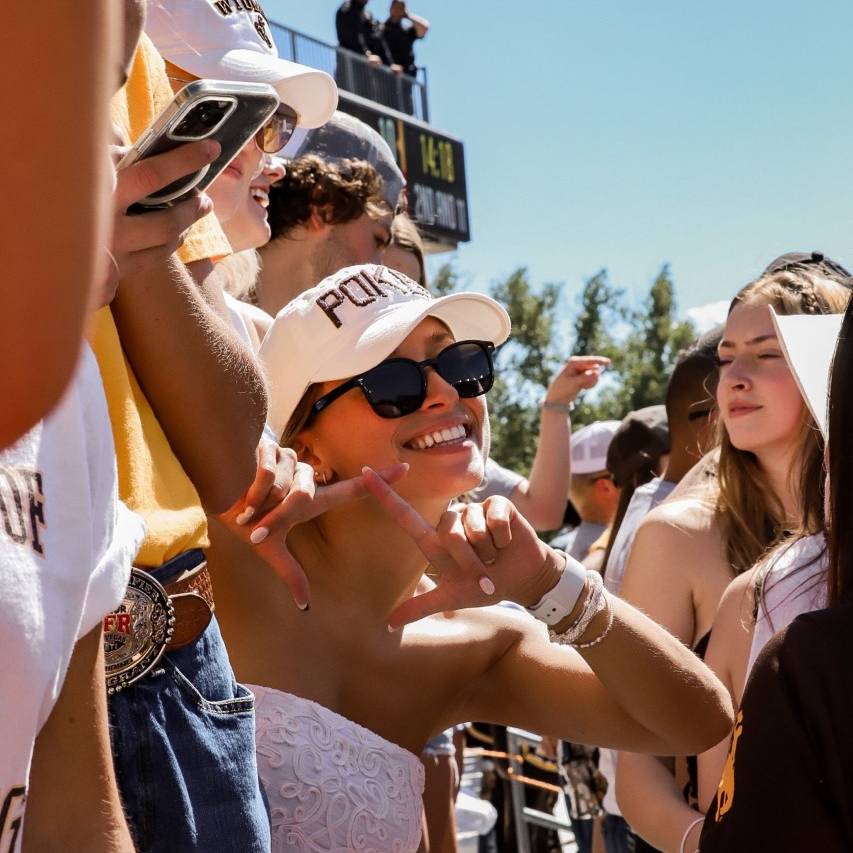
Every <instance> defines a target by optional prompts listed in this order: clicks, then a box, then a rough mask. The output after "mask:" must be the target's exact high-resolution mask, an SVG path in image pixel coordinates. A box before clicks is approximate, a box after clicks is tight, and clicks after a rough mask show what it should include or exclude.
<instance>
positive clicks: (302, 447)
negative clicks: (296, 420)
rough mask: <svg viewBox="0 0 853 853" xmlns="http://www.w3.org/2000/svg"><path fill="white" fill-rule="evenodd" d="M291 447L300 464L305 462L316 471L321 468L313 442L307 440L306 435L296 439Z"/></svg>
mask: <svg viewBox="0 0 853 853" xmlns="http://www.w3.org/2000/svg"><path fill="white" fill-rule="evenodd" d="M290 446H291V447H292V448H293V452H294V453H295V454H296V458H297V459H298V460H299V461H300V462H305V463H306V464H308V465H310V466H311V467H312V468H314V469H315V470H316V469H318V468H320V467H321V465H322V463H321V461H320V458H319V457H318V456H317V454H316V453H314V451H313V450H312V447H311V442H310V441H309V440H307V439H306V437H305V436H304V433H303V434H302V435H299V436H297V437H296V438H294V439H293V441H292V442H291V445H290Z"/></svg>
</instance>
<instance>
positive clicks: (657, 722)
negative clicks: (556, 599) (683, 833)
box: [365, 471, 732, 754]
mask: <svg viewBox="0 0 853 853" xmlns="http://www.w3.org/2000/svg"><path fill="white" fill-rule="evenodd" d="M365 485H366V486H367V487H368V488H369V489H370V491H371V492H372V493H373V495H374V496H375V497H376V498H377V500H378V501H379V502H380V504H381V506H382V507H383V508H384V509H385V510H386V511H387V512H388V513H389V515H390V516H391V517H392V518H393V519H394V520H395V521H396V522H397V523H398V524H399V525H400V526H401V527H402V528H403V529H404V530H406V532H407V533H409V535H410V536H411V537H412V538H413V539H414V541H415V542H416V543H417V545H418V547H419V548H420V549H421V551H422V552H423V554H424V556H425V557H426V558H427V559H428V560H429V561H430V564H431V565H432V566H434V567H435V569H436V571H437V572H438V574H439V578H440V579H439V583H438V586H436V587H435V588H434V589H432V590H430V591H428V592H426V593H424V594H422V595H417V596H415V597H413V598H409V599H405V600H404V601H403V602H401V603H400V604H399V605H398V607H397V608H396V609H395V610H394V611H393V612H392V614H391V616H390V617H389V624H390V625H391V626H392V627H395V626H399V625H404V624H407V623H409V622H412V621H415V620H417V619H420V618H422V617H423V616H425V615H428V614H430V613H438V612H442V611H448V610H457V609H460V608H463V607H472V606H482V605H484V604H488V603H492V602H494V601H500V600H502V599H506V600H510V601H516V602H518V603H519V604H522V605H525V606H528V607H529V606H532V605H533V604H534V603H535V602H537V601H539V600H540V599H541V598H542V597H543V595H544V594H545V593H546V592H548V591H549V590H551V589H553V588H554V586H555V585H556V584H557V582H558V581H559V579H560V576H561V574H562V572H563V571H564V566H565V562H564V559H563V558H562V557H561V556H560V555H559V553H558V552H557V551H555V550H554V549H553V548H549V547H548V546H547V545H545V544H544V543H543V542H541V541H540V540H539V539H538V538H537V536H536V534H535V532H534V530H533V529H532V527H531V526H530V524H529V523H528V522H527V521H526V520H525V519H524V517H523V516H522V515H521V514H520V513H519V512H518V511H517V510H516V509H515V507H513V506H512V504H511V503H509V502H508V501H507V500H506V499H505V498H499V497H495V498H489V499H488V500H487V501H485V503H483V504H467V505H466V506H465V507H464V509H463V510H462V512H461V513H457V512H454V511H448V512H446V513H445V514H444V515H443V516H442V518H441V521H440V522H439V524H438V526H437V527H433V526H432V525H430V524H429V522H427V521H426V520H425V519H424V518H423V517H422V516H421V515H420V514H419V513H418V512H417V511H416V510H415V509H414V508H413V507H411V506H410V505H409V504H408V503H407V502H406V501H405V500H403V499H402V498H401V497H400V496H399V495H397V493H396V492H394V491H393V489H391V488H390V487H389V486H388V485H387V484H386V483H385V482H384V481H383V480H381V479H380V478H379V477H377V476H376V475H375V474H373V473H371V472H369V471H366V472H365ZM586 583H587V590H586V592H585V593H583V592H582V593H581V596H580V598H579V599H578V601H577V602H576V603H575V606H574V611H573V612H572V613H570V614H568V615H567V616H566V617H565V619H563V621H562V622H561V623H560V624H558V625H557V626H555V630H556V631H557V632H561V631H565V630H567V628H568V627H569V625H571V624H572V623H573V622H574V621H575V619H576V618H577V617H578V615H579V613H580V612H581V609H582V608H583V606H584V602H585V601H586V595H587V594H588V592H589V584H590V581H589V579H587V581H586ZM609 607H610V608H611V609H612V610H611V612H612V615H613V624H612V627H611V628H610V630H609V632H608V633H607V634H606V636H605V637H604V639H603V640H602V641H601V642H599V643H598V644H597V645H593V646H591V647H590V648H587V649H584V650H583V651H582V652H581V653H578V652H575V651H572V650H571V649H567V648H565V647H559V646H557V645H555V644H553V643H550V642H549V641H548V640H547V637H546V635H545V633H544V629H543V628H542V626H540V625H538V624H536V623H533V622H532V621H531V620H530V619H528V618H525V617H519V618H521V619H523V622H522V624H521V625H520V627H519V628H518V629H516V631H515V633H512V631H511V630H505V631H504V637H505V638H506V639H505V646H504V648H505V651H503V653H502V654H500V655H499V656H498V657H497V658H496V659H495V662H494V663H492V664H491V665H489V666H487V667H486V669H485V671H484V674H483V675H482V676H481V677H480V678H478V679H474V681H475V683H474V684H473V685H472V688H471V690H470V691H469V698H468V699H467V701H466V702H465V705H464V709H463V716H462V717H460V719H486V720H489V719H495V720H500V721H505V722H507V723H515V724H518V725H522V726H524V727H525V728H529V729H532V730H533V731H537V732H541V733H543V734H548V735H552V736H554V737H559V738H563V739H566V740H574V741H576V742H579V743H591V744H601V745H604V746H615V747H616V748H623V749H634V750H640V751H646V752H655V751H665V752H671V753H672V754H681V753H689V752H691V751H693V750H697V749H707V748H708V746H709V745H711V744H713V743H716V742H717V741H719V740H720V738H721V737H722V736H723V735H724V734H725V732H726V730H727V729H728V728H729V727H730V726H731V720H732V710H731V703H730V701H729V697H728V694H727V693H726V690H725V688H724V687H723V686H722V685H721V684H720V683H719V682H718V681H717V679H716V678H714V676H713V674H712V673H711V671H710V670H709V669H708V668H707V667H706V666H705V665H704V664H703V663H702V662H701V661H700V660H699V659H698V658H697V657H696V656H695V655H694V654H693V653H692V652H691V651H690V650H689V649H687V648H685V646H684V645H683V644H682V643H680V642H679V641H678V640H677V639H675V638H674V637H673V636H672V635H671V634H669V633H667V632H666V631H665V630H664V629H663V628H661V627H660V626H658V625H656V624H655V623H654V622H652V621H651V620H650V619H648V618H647V617H645V616H644V615H643V614H642V613H640V612H639V611H637V610H635V609H634V608H632V607H630V606H628V605H627V604H625V603H624V602H622V601H620V600H619V599H616V598H613V599H612V600H611V602H610V605H609ZM607 610H608V608H605V611H604V612H600V613H598V614H597V615H596V616H595V618H594V619H593V620H592V622H591V624H590V625H589V626H588V629H587V632H586V634H585V635H584V638H585V639H587V640H589V639H591V638H592V637H598V636H600V635H601V634H602V633H603V632H604V631H605V629H606V626H607V622H608V613H607ZM493 618H497V617H493ZM495 627H496V629H500V626H499V625H496V626H495ZM650 687H651V688H652V689H650ZM661 747H663V749H661Z"/></svg>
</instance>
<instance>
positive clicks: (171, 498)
mask: <svg viewBox="0 0 853 853" xmlns="http://www.w3.org/2000/svg"><path fill="white" fill-rule="evenodd" d="M171 99H172V89H171V87H170V86H169V80H168V78H167V77H166V70H165V67H164V64H163V60H162V58H161V57H160V55H159V54H158V53H157V51H156V49H155V48H154V46H153V45H152V44H151V41H150V40H149V39H148V38H147V37H146V36H145V35H143V36H142V39H141V40H140V42H139V46H138V47H137V50H136V55H135V56H134V60H133V65H132V67H131V71H130V76H129V77H128V80H127V84H126V86H125V87H124V88H123V89H122V91H121V92H119V93H118V94H117V95H116V96H115V98H114V99H113V102H112V115H113V121H114V122H116V124H118V125H119V127H121V128H122V129H123V130H124V132H125V133H126V135H127V138H128V139H129V140H130V141H133V140H135V139H137V138H138V137H139V135H140V134H141V133H142V132H143V131H144V130H145V128H146V127H147V126H148V125H149V124H150V123H151V121H152V120H153V119H154V118H155V117H156V116H157V114H158V113H159V112H160V111H161V110H162V109H163V107H164V106H166V105H167V104H168V103H169V101H171ZM230 252H231V247H230V246H229V245H228V241H227V240H226V239H225V235H224V234H223V233H222V229H221V228H220V226H219V222H218V221H217V220H216V217H215V216H213V215H212V214H211V215H210V216H207V217H205V218H204V219H202V220H200V221H199V222H197V223H196V224H195V225H194V226H193V227H192V229H191V231H190V232H189V233H188V235H187V239H186V240H185V241H184V244H183V246H182V247H181V250H180V252H179V257H180V258H181V260H182V261H184V263H190V262H191V261H197V260H202V259H205V258H213V259H216V258H220V257H223V256H225V255H228V254H230ZM89 341H90V343H91V345H92V349H93V350H94V351H95V356H96V358H97V359H98V365H99V367H100V369H101V378H102V379H103V382H104V391H105V393H106V397H107V405H108V407H109V412H110V421H111V422H112V428H113V438H114V440H115V446H116V459H117V463H118V484H119V495H120V497H121V499H122V500H123V501H124V502H125V503H126V504H127V505H128V506H129V507H130V508H131V509H133V510H135V511H136V512H138V513H139V514H140V515H141V516H142V517H143V518H144V519H145V525H146V535H145V541H144V542H143V543H142V547H141V548H140V550H139V554H138V556H137V559H136V561H135V562H136V564H137V565H139V566H143V567H154V566H158V565H160V563H163V562H165V561H166V560H168V559H170V558H172V557H174V556H176V555H177V554H180V553H181V552H182V551H186V550H188V549H190V548H206V547H207V546H208V544H209V542H208V538H207V518H206V516H205V513H204V510H203V509H202V507H201V501H200V500H199V497H198V493H197V492H196V490H195V487H194V486H193V484H192V483H191V482H190V479H189V477H188V476H187V474H186V472H185V471H184V469H183V468H182V467H181V463H180V462H179V461H178V459H177V457H176V456H175V454H174V453H173V452H172V448H171V447H170V445H169V440H168V439H167V438H166V435H165V433H164V432H163V430H162V428H161V427H160V424H159V423H158V421H157V418H156V416H155V415H154V412H153V410H152V409H151V406H150V404H149V403H148V400H147V399H146V398H145V395H144V394H143V392H142V389H141V388H140V387H139V383H138V382H137V380H136V376H135V375H134V373H133V369H132V368H131V366H130V364H129V363H128V361H127V359H126V358H125V355H124V352H123V351H122V348H121V342H120V341H119V336H118V330H117V329H116V325H115V322H114V320H113V315H112V313H111V312H110V309H109V308H108V307H107V308H102V309H101V310H100V311H98V312H97V313H96V314H95V315H94V317H93V320H92V324H91V328H90V333H89ZM187 416H188V417H189V416H190V413H187Z"/></svg>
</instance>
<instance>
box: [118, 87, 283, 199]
mask: <svg viewBox="0 0 853 853" xmlns="http://www.w3.org/2000/svg"><path fill="white" fill-rule="evenodd" d="M278 105H279V97H278V95H277V94H276V91H275V89H273V87H272V86H270V85H269V84H267V83H237V82H231V81H227V80H196V81H194V82H192V83H189V84H188V85H187V86H185V87H184V88H183V89H181V90H180V92H178V93H177V94H176V95H175V98H174V100H173V101H172V102H171V104H169V106H168V107H166V109H165V110H163V112H162V113H160V115H159V116H158V117H157V118H156V119H155V120H154V123H153V124H152V125H151V126H150V127H149V128H148V129H147V130H146V131H145V132H144V133H143V134H142V136H140V137H139V139H137V140H136V143H135V144H134V145H133V147H132V148H131V149H130V151H128V152H127V154H126V155H125V156H124V157H122V159H121V161H120V162H119V164H118V166H117V167H116V168H117V169H122V168H124V167H125V166H130V165H131V164H132V163H136V162H138V161H139V160H144V159H145V158H146V157H153V156H154V155H155V154H163V153H164V152H165V151H170V150H171V149H173V148H177V147H178V146H179V145H184V144H186V143H187V142H197V141H198V140H200V139H215V140H216V141H217V142H218V143H219V144H220V145H221V146H222V151H221V152H220V154H219V156H218V157H217V158H216V160H214V161H213V162H212V163H210V164H208V165H207V166H205V167H204V168H203V169H200V170H199V171H198V172H195V173H194V174H192V175H185V176H184V177H183V178H179V179H178V180H177V181H173V182H172V183H170V184H168V185H167V186H165V187H162V188H161V189H159V190H157V192H156V193H152V194H151V195H149V196H147V197H146V198H144V199H142V200H140V201H138V202H137V203H136V204H134V205H133V206H132V207H131V208H130V211H132V212H136V213H141V212H144V211H146V210H157V209H162V208H164V207H169V206H171V205H173V204H177V203H178V202H180V201H183V200H184V199H185V198H187V197H188V196H190V195H193V194H196V193H200V192H202V191H203V190H204V189H205V188H206V187H207V186H209V185H210V184H211V183H212V182H213V181H214V180H216V178H217V177H218V176H219V174H220V173H221V172H222V170H223V169H225V168H226V166H228V164H229V163H230V162H231V161H232V160H233V159H234V158H235V157H236V156H237V154H238V153H239V152H240V150H241V149H242V148H243V146H244V145H245V144H246V143H247V142H248V141H249V140H250V139H251V138H252V137H253V136H254V135H255V134H256V133H257V132H258V130H260V129H261V128H262V127H263V126H264V124H265V123H266V122H267V120H268V119H269V118H270V116H272V114H273V113H274V112H275V111H276V108H277V107H278Z"/></svg>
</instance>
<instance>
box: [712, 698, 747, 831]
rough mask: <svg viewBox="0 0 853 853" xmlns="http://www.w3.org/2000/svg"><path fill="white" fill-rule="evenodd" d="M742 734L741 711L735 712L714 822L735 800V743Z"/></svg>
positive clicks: (718, 789) (718, 820) (718, 819)
mask: <svg viewBox="0 0 853 853" xmlns="http://www.w3.org/2000/svg"><path fill="white" fill-rule="evenodd" d="M741 734H743V711H738V712H737V718H736V719H735V728H734V731H733V732H732V745H731V747H730V748H729V757H728V758H727V759H726V766H725V767H724V768H723V776H722V778H721V779H720V784H719V786H718V787H717V814H716V816H715V820H716V821H717V823H719V822H720V818H722V816H723V815H724V814H726V812H728V810H729V809H730V808H731V807H732V803H733V802H734V799H735V753H736V752H737V742H738V740H740V736H741Z"/></svg>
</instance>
